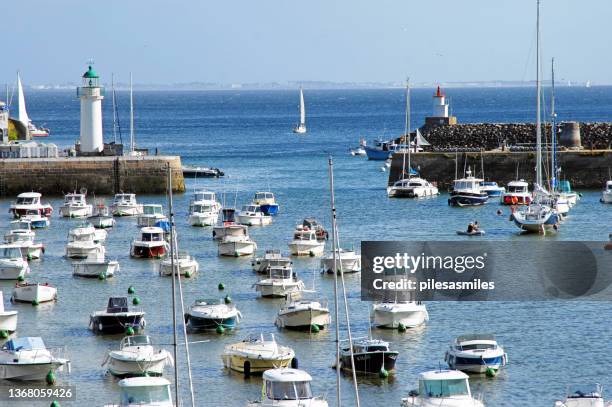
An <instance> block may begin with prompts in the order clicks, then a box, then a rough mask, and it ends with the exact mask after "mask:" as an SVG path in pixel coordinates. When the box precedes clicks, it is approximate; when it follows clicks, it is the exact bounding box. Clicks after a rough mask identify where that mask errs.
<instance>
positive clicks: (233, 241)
mask: <svg viewBox="0 0 612 407" xmlns="http://www.w3.org/2000/svg"><path fill="white" fill-rule="evenodd" d="M223 235H224V236H223V237H222V238H221V240H220V241H219V244H218V250H219V256H232V257H239V256H250V255H252V254H253V253H255V251H256V250H257V243H255V241H254V240H252V239H251V237H250V236H249V227H248V226H245V225H239V224H236V223H235V224H232V225H227V226H226V227H225V229H224V232H223Z"/></svg>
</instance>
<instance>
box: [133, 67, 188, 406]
mask: <svg viewBox="0 0 612 407" xmlns="http://www.w3.org/2000/svg"><path fill="white" fill-rule="evenodd" d="M131 89H132V75H131V74H130V93H131ZM166 169H167V171H168V215H169V218H168V219H170V221H172V171H171V170H170V164H166ZM170 231H171V233H173V229H172V228H171V229H170ZM170 254H171V255H170V268H171V270H172V332H173V334H174V338H173V339H174V340H173V343H172V346H173V352H174V397H175V403H176V405H177V406H179V405H180V404H179V400H180V397H179V373H178V349H177V347H178V333H177V330H176V273H175V272H174V270H175V269H174V266H175V263H174V238H171V239H170Z"/></svg>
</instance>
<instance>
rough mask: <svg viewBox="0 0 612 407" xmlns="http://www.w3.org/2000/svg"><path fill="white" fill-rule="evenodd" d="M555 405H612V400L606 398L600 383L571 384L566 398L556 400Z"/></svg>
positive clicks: (600, 406) (605, 406)
mask: <svg viewBox="0 0 612 407" xmlns="http://www.w3.org/2000/svg"><path fill="white" fill-rule="evenodd" d="M553 407H612V401H606V400H604V398H603V388H602V386H601V385H600V384H595V385H591V386H570V387H568V389H567V395H566V396H565V399H563V400H557V401H555V404H554V405H553Z"/></svg>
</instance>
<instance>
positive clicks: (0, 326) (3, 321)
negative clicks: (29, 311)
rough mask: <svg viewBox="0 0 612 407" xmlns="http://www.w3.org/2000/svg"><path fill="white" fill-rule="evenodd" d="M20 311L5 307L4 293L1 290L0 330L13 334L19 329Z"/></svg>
mask: <svg viewBox="0 0 612 407" xmlns="http://www.w3.org/2000/svg"><path fill="white" fill-rule="evenodd" d="M17 318H18V312H17V311H11V310H8V311H7V310H5V309H4V295H3V293H2V291H0V332H5V333H7V334H9V335H10V334H12V333H14V332H15V331H16V330H17Z"/></svg>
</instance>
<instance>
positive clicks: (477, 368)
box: [444, 335, 508, 374]
mask: <svg viewBox="0 0 612 407" xmlns="http://www.w3.org/2000/svg"><path fill="white" fill-rule="evenodd" d="M507 359H508V356H507V355H506V352H504V349H503V348H502V347H501V346H499V345H498V344H497V341H496V340H495V337H494V336H493V335H463V336H459V337H458V338H457V339H455V341H454V342H453V343H452V344H451V345H450V348H449V349H448V350H447V351H446V354H445V355H444V361H445V362H446V363H448V366H449V367H450V368H451V369H455V370H461V371H462V372H466V373H489V374H495V373H497V371H498V370H499V369H501V368H502V367H504V366H506V363H507Z"/></svg>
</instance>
